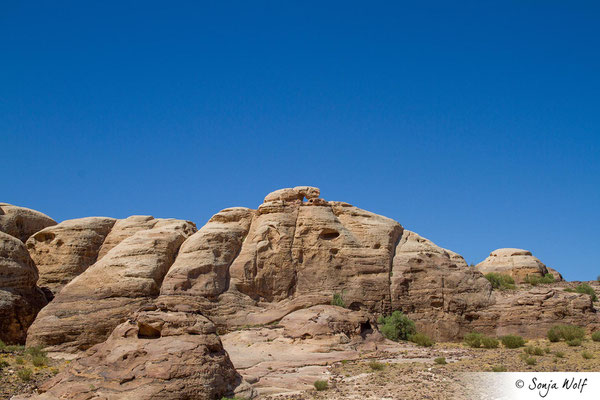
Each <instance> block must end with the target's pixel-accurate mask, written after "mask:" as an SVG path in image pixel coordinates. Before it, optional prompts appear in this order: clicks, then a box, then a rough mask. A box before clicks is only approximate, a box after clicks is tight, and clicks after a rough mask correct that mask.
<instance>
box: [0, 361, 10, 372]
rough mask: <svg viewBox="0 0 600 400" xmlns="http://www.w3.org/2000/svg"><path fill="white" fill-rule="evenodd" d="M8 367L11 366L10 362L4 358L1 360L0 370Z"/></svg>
mask: <svg viewBox="0 0 600 400" xmlns="http://www.w3.org/2000/svg"><path fill="white" fill-rule="evenodd" d="M6 367H10V364H9V363H7V362H6V361H4V360H0V371H1V370H2V369H4V368H6Z"/></svg>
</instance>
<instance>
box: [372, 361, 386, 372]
mask: <svg viewBox="0 0 600 400" xmlns="http://www.w3.org/2000/svg"><path fill="white" fill-rule="evenodd" d="M369 367H370V368H371V369H372V370H373V371H382V370H383V369H384V368H385V364H382V363H380V362H377V361H371V362H370V363H369Z"/></svg>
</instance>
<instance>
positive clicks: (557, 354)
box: [554, 351, 565, 358]
mask: <svg viewBox="0 0 600 400" xmlns="http://www.w3.org/2000/svg"><path fill="white" fill-rule="evenodd" d="M554 355H555V356H556V357H558V358H565V353H563V352H562V351H555V352H554Z"/></svg>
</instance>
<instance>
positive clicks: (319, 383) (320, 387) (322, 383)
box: [313, 381, 329, 392]
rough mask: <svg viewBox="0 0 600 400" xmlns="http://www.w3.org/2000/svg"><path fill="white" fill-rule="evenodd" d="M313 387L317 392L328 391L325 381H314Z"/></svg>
mask: <svg viewBox="0 0 600 400" xmlns="http://www.w3.org/2000/svg"><path fill="white" fill-rule="evenodd" d="M313 385H314V386H315V389H317V391H319V392H322V391H323V390H327V389H329V384H328V383H327V381H315V383H313Z"/></svg>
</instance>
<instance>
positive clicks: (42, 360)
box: [31, 356, 48, 367]
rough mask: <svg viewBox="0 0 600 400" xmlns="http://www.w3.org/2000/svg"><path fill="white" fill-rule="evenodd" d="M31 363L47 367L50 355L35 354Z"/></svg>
mask: <svg viewBox="0 0 600 400" xmlns="http://www.w3.org/2000/svg"><path fill="white" fill-rule="evenodd" d="M31 363H32V364H33V365H34V366H36V367H45V366H46V365H48V357H46V356H33V357H31Z"/></svg>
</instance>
